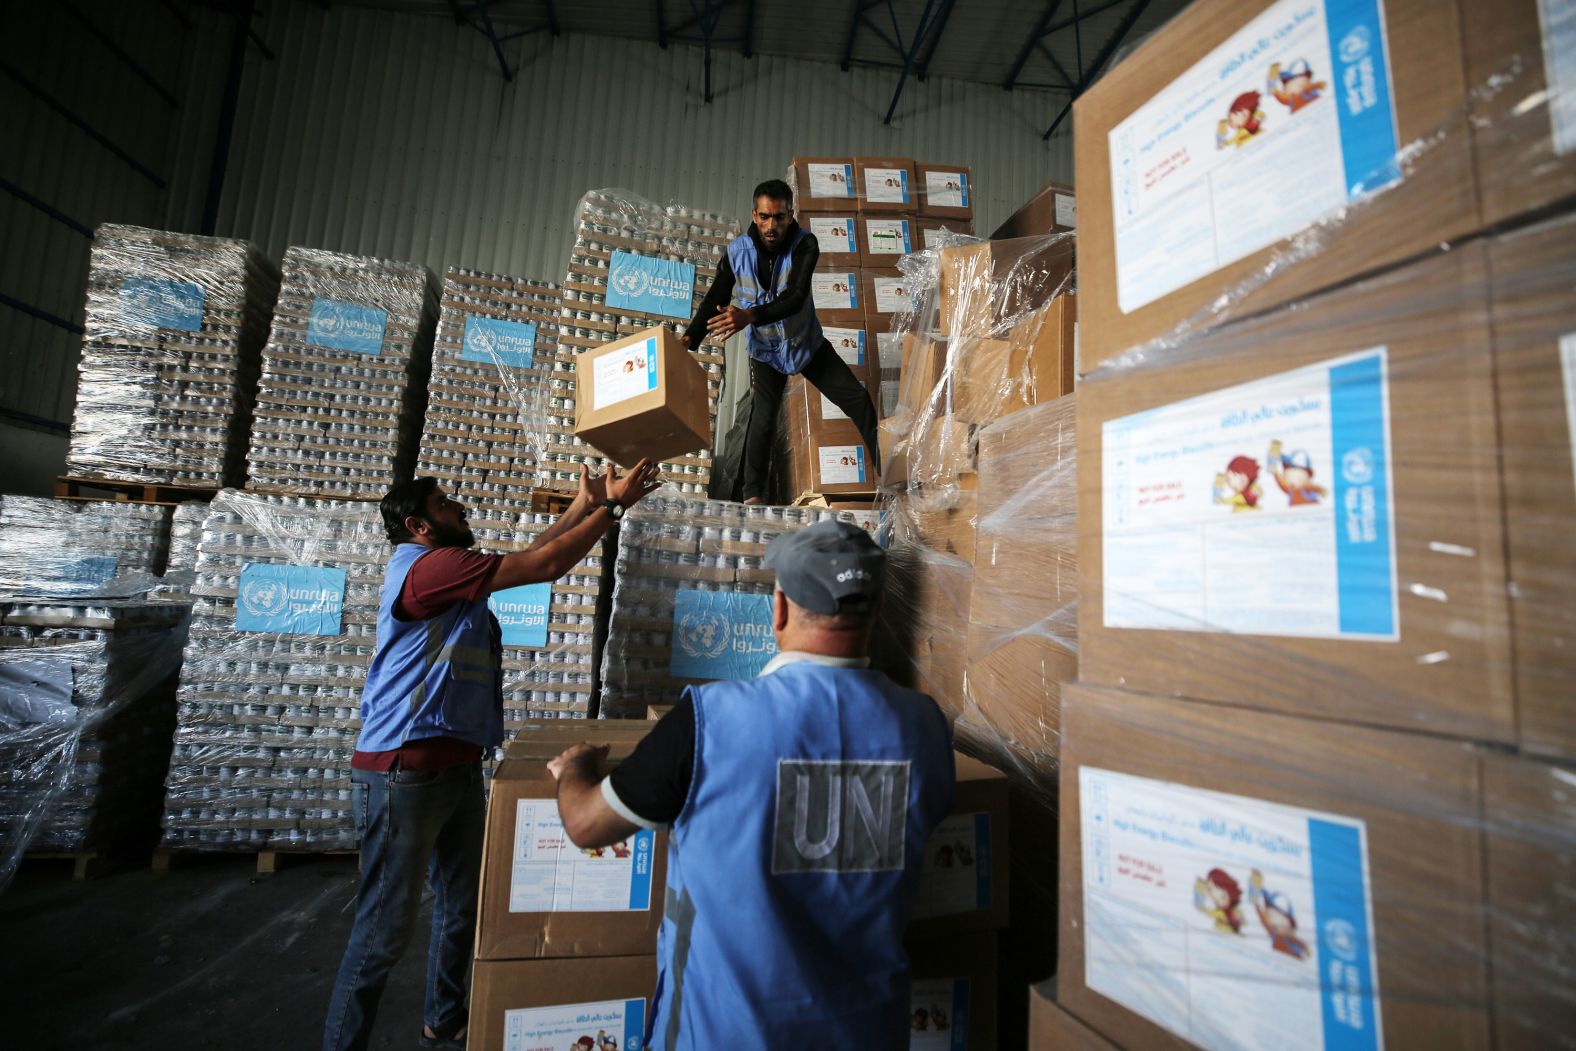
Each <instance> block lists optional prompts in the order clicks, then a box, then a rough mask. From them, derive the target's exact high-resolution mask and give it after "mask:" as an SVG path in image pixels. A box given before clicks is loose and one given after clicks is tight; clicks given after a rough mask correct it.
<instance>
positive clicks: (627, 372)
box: [575, 326, 711, 467]
mask: <svg viewBox="0 0 1576 1051" xmlns="http://www.w3.org/2000/svg"><path fill="white" fill-rule="evenodd" d="M706 397H707V392H706V373H705V371H704V370H703V369H702V368H701V367H700V365H699V363H697V362H696V361H695V359H694V358H692V357H690V355H689V352H688V351H687V350H685V349H684V344H682V343H680V342H679V338H678V337H677V336H676V335H674V334H673V333H672V332H670V331H669V330H668V329H666V328H662V327H660V326H659V327H656V328H649V329H645V330H644V331H641V332H637V333H635V334H634V335H632V336H628V337H626V338H624V339H620V340H616V341H614V342H612V343H609V344H607V345H606V346H603V347H598V348H597V349H595V350H588V351H585V352H584V353H582V354H580V355H578V356H577V357H576V358H575V436H576V437H577V438H580V439H581V440H583V441H584V442H585V443H586V444H588V445H590V446H592V447H593V448H595V449H596V450H597V451H598V452H601V453H602V454H603V455H605V456H606V457H607V458H608V459H610V460H612V461H613V462H614V463H616V464H618V465H619V466H621V467H633V466H634V465H635V464H636V463H638V462H639V461H640V460H641V459H642V458H643V457H650V458H651V459H652V460H654V461H661V460H671V459H673V458H674V457H676V456H683V455H686V454H688V453H693V452H699V451H702V450H709V449H710V448H711V417H710V415H709V410H708V406H707V401H706Z"/></svg>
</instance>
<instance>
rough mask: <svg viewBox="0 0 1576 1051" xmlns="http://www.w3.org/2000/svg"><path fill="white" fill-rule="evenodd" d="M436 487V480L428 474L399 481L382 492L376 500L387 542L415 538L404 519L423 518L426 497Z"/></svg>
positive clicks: (399, 542) (397, 542)
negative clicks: (381, 495)
mask: <svg viewBox="0 0 1576 1051" xmlns="http://www.w3.org/2000/svg"><path fill="white" fill-rule="evenodd" d="M437 488H438V480H437V479H436V478H433V477H431V476H428V477H425V478H412V479H411V480H410V481H408V482H401V483H400V484H399V485H396V486H395V487H394V488H392V489H390V490H389V491H388V492H387V493H385V494H384V496H383V499H382V500H381V501H379V502H378V510H380V511H382V512H383V531H384V532H385V533H387V534H388V538H389V543H391V544H396V545H398V544H403V543H404V542H405V541H407V540H412V539H414V538H415V534H414V533H412V532H411V531H410V530H409V529H406V528H405V519H407V518H412V517H414V518H425V517H426V516H427V498H428V497H429V496H431V495H432V494H433V491H434V490H436V489H437Z"/></svg>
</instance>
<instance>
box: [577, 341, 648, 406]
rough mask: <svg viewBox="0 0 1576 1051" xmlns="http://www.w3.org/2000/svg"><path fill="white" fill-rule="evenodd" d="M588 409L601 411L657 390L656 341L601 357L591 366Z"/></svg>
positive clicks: (624, 348) (642, 343)
mask: <svg viewBox="0 0 1576 1051" xmlns="http://www.w3.org/2000/svg"><path fill="white" fill-rule="evenodd" d="M591 387H592V393H591V408H592V409H593V410H597V409H605V408H607V407H608V406H609V405H617V404H618V403H619V402H621V401H628V400H629V399H630V398H638V397H640V396H641V395H642V394H649V393H651V392H652V391H654V390H656V389H657V337H656V336H647V337H646V338H645V339H643V340H641V341H640V342H639V343H636V344H635V345H634V346H630V347H622V348H620V349H619V350H615V351H611V352H610V353H607V354H603V355H602V356H601V357H600V358H597V359H596V360H595V361H594V362H592V363H591Z"/></svg>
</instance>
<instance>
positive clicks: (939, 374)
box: [898, 332, 951, 414]
mask: <svg viewBox="0 0 1576 1051" xmlns="http://www.w3.org/2000/svg"><path fill="white" fill-rule="evenodd" d="M901 353H902V363H901V366H900V369H899V380H898V383H899V386H898V404H899V405H901V406H902V407H904V408H906V409H908V410H909V412H910V413H914V414H918V413H920V412H923V411H925V409H926V407H927V406H930V405H932V399H933V397H934V393H935V390H936V387H937V386H938V385H940V384H941V382H942V381H943V379H945V377H946V371H947V345H946V343H944V342H942V341H940V340H937V339H933V338H931V337H930V336H927V335H924V334H921V333H918V332H905V333H904V334H903V338H902V342H901ZM950 405H951V402H950V399H949V398H948V397H947V395H946V392H943V394H942V398H941V400H940V401H939V402H936V403H935V406H934V408H933V409H932V411H941V412H945V411H947V410H948V409H949V408H950Z"/></svg>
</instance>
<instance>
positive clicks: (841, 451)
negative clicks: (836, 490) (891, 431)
mask: <svg viewBox="0 0 1576 1051" xmlns="http://www.w3.org/2000/svg"><path fill="white" fill-rule="evenodd" d="M816 454H817V455H816V459H817V466H818V467H819V468H820V475H821V484H822V485H861V484H863V483H864V482H865V480H866V479H865V447H864V446H863V445H823V446H821V447H820V448H818V449H817V450H816Z"/></svg>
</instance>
